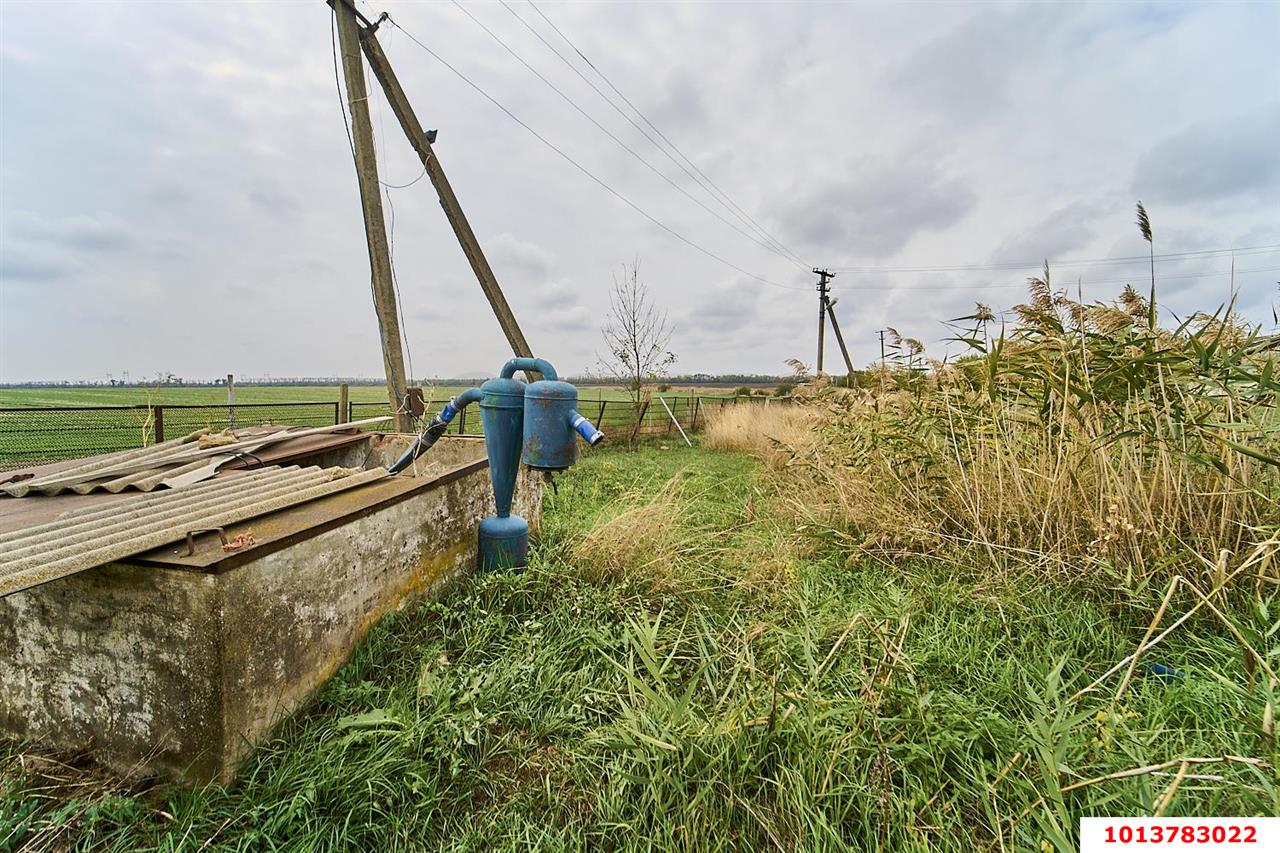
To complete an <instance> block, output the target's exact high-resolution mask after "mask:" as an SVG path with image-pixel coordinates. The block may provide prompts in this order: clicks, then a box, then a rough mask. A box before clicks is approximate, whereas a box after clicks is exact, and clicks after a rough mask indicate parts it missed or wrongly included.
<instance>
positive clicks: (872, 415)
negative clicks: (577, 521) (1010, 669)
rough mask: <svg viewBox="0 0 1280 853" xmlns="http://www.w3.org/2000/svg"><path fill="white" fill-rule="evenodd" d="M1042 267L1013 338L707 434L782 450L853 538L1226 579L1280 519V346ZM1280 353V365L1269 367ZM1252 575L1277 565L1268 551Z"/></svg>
mask: <svg viewBox="0 0 1280 853" xmlns="http://www.w3.org/2000/svg"><path fill="white" fill-rule="evenodd" d="M1047 279H1048V273H1047V271H1046V273H1045V278H1044V280H1040V279H1037V280H1036V281H1035V282H1033V287H1032V300H1031V302H1030V304H1028V305H1026V306H1019V312H1020V316H1021V317H1022V322H1021V324H1020V325H1019V326H1018V327H1017V328H1016V329H1015V330H1014V331H1013V332H1012V333H1011V334H1010V336H1009V338H1008V339H1006V338H1005V337H1003V336H1002V337H1000V338H998V339H996V340H991V339H989V338H988V337H987V336H986V335H985V333H984V332H983V325H982V323H983V320H982V317H981V316H977V315H975V318H969V319H975V320H976V321H977V325H976V326H975V328H974V329H973V330H970V331H967V332H964V333H962V335H963V336H962V337H961V338H959V340H965V341H968V342H969V343H971V344H972V345H973V347H974V349H975V350H977V351H979V352H980V355H979V356H978V357H975V358H971V359H967V360H965V361H964V362H961V363H960V364H935V365H934V366H933V369H932V370H930V371H929V372H927V373H925V372H923V371H922V370H920V369H919V366H918V365H917V364H903V365H901V366H899V368H898V369H897V370H890V371H886V372H885V373H884V375H883V376H882V377H881V379H882V381H881V382H880V383H879V387H877V388H875V389H874V390H863V391H846V390H841V389H835V388H832V387H830V386H829V384H827V383H824V382H821V381H820V382H819V383H817V384H811V385H810V386H802V387H801V388H799V389H797V393H798V395H799V396H801V397H802V398H805V400H806V402H805V403H802V404H799V405H796V406H794V407H786V408H783V407H776V408H772V409H770V410H765V411H763V412H762V411H761V410H759V409H755V410H752V411H735V410H733V409H730V410H727V411H726V412H725V413H724V415H723V416H722V419H718V420H715V421H713V422H712V423H711V425H710V429H709V431H708V435H707V439H706V444H707V445H708V446H711V447H717V448H725V449H733V450H741V451H746V452H750V453H753V454H755V455H756V456H758V457H759V458H761V459H763V460H765V461H766V462H768V463H769V464H770V465H771V467H773V468H774V469H775V470H776V471H777V472H778V473H779V475H780V476H782V477H783V478H784V479H785V481H786V484H787V488H788V489H789V490H790V492H791V493H792V494H793V495H795V496H796V498H795V500H794V502H793V503H794V508H795V511H796V513H797V514H798V515H799V516H801V518H802V519H803V520H804V521H805V522H807V523H810V524H813V525H816V526H818V527H819V528H820V529H822V530H824V531H827V532H828V533H829V534H831V535H834V536H836V537H837V538H839V539H840V540H842V541H844V542H846V543H847V544H848V545H849V546H850V548H851V550H854V551H856V552H861V553H871V554H880V555H886V556H904V555H910V554H935V553H938V552H939V550H942V549H957V550H964V551H967V552H971V553H976V554H980V555H982V556H983V558H984V563H987V564H993V565H1008V564H1018V565H1023V566H1032V567H1034V568H1035V569H1037V570H1039V571H1047V572H1051V573H1069V574H1072V575H1079V574H1081V573H1082V572H1087V573H1092V574H1094V575H1096V576H1097V577H1098V578H1099V580H1100V582H1101V583H1103V584H1105V585H1107V586H1117V587H1123V588H1130V589H1132V588H1142V587H1143V586H1144V585H1145V584H1147V583H1149V582H1152V581H1156V582H1157V583H1159V585H1160V586H1164V584H1165V582H1167V581H1168V580H1169V579H1170V578H1171V577H1173V576H1174V575H1177V574H1182V575H1184V576H1187V577H1204V578H1205V579H1206V580H1207V581H1208V585H1207V587H1208V588H1211V587H1212V586H1213V585H1214V581H1215V579H1217V578H1221V577H1223V576H1225V575H1226V574H1228V573H1229V572H1230V571H1231V570H1232V569H1234V568H1235V567H1236V566H1239V565H1241V564H1242V563H1243V561H1244V560H1245V559H1246V558H1247V556H1248V555H1249V554H1251V553H1252V552H1253V550H1254V548H1255V546H1257V545H1258V543H1261V542H1265V541H1267V540H1268V537H1270V536H1271V534H1272V533H1273V531H1274V528H1275V525H1276V523H1277V521H1278V520H1280V418H1277V404H1278V395H1277V388H1280V386H1278V385H1277V383H1276V376H1277V375H1278V372H1277V371H1276V370H1275V367H1276V356H1275V355H1274V354H1273V353H1272V352H1271V351H1270V350H1269V349H1267V348H1266V346H1265V344H1266V340H1267V339H1266V338H1265V337H1260V336H1258V335H1257V334H1256V333H1255V332H1251V331H1250V330H1248V329H1246V328H1245V327H1243V326H1242V325H1240V324H1239V323H1238V322H1236V321H1235V320H1234V319H1233V318H1232V317H1231V316H1230V313H1229V312H1227V313H1226V314H1225V315H1215V316H1213V317H1207V318H1206V317H1201V318H1198V319H1197V320H1195V322H1194V323H1189V324H1188V325H1186V326H1184V327H1182V328H1180V329H1178V330H1172V331H1171V330H1165V329H1158V328H1157V329H1154V330H1153V329H1151V328H1150V327H1148V326H1144V325H1143V322H1144V321H1143V318H1144V317H1145V316H1146V315H1147V314H1148V311H1147V305H1146V303H1145V301H1144V300H1143V299H1142V297H1140V296H1137V295H1136V294H1134V293H1132V292H1131V289H1130V290H1127V291H1126V294H1124V295H1123V296H1122V297H1121V299H1120V301H1119V302H1118V303H1117V304H1116V305H1093V306H1083V305H1079V304H1077V303H1074V302H1071V301H1070V300H1068V299H1065V298H1064V297H1063V296H1062V295H1061V294H1054V293H1053V291H1052V290H1051V289H1050V288H1049V285H1048V282H1047ZM1268 364H1270V366H1268ZM1258 565H1259V566H1260V568H1259V569H1258V571H1257V572H1256V573H1255V572H1250V573H1248V575H1249V578H1243V577H1242V578H1240V580H1241V581H1242V582H1243V581H1248V582H1251V583H1272V582H1274V578H1273V575H1274V574H1275V571H1274V568H1273V567H1272V566H1271V564H1270V562H1269V561H1263V562H1262V563H1259V564H1258Z"/></svg>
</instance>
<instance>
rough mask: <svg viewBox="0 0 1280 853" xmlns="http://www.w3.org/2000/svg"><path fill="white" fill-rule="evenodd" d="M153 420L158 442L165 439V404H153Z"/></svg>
mask: <svg viewBox="0 0 1280 853" xmlns="http://www.w3.org/2000/svg"><path fill="white" fill-rule="evenodd" d="M151 420H152V423H153V424H154V427H155V432H156V444H159V443H160V442H162V441H164V406H153V407H152V409H151Z"/></svg>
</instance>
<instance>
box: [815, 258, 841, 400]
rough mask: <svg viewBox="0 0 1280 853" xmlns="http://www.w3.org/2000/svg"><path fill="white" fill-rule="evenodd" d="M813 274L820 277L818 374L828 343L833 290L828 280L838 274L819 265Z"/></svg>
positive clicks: (818, 288)
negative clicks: (829, 300)
mask: <svg viewBox="0 0 1280 853" xmlns="http://www.w3.org/2000/svg"><path fill="white" fill-rule="evenodd" d="M813 274H814V275H816V276H817V277H818V284H817V291H818V366H817V369H816V370H815V371H814V375H815V376H816V375H817V374H820V373H822V351H823V349H824V345H825V343H826V341H825V338H826V332H827V294H828V293H830V292H831V288H830V287H829V286H828V284H827V282H829V281H831V279H833V278H835V277H836V275H835V273H833V272H828V271H827V270H824V269H818V268H817V267H814V268H813Z"/></svg>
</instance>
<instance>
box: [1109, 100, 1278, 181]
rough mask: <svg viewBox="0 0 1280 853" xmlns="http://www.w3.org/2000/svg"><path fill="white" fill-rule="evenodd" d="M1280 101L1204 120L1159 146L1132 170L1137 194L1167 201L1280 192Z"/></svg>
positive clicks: (1167, 139)
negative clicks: (1240, 113)
mask: <svg viewBox="0 0 1280 853" xmlns="http://www.w3.org/2000/svg"><path fill="white" fill-rule="evenodd" d="M1277 145H1280V103H1273V104H1268V105H1267V106H1265V107H1263V108H1262V109H1259V110H1256V111H1254V112H1252V113H1247V114H1244V115H1241V116H1237V117H1235V118H1231V119H1226V120H1223V119H1205V120H1202V121H1198V122H1196V123H1194V124H1192V125H1190V126H1188V127H1187V128H1186V129H1185V130H1182V131H1181V132H1179V133H1176V134H1174V135H1172V136H1170V137H1168V138H1166V139H1165V140H1164V141H1163V142H1161V143H1159V144H1158V145H1156V146H1155V147H1154V148H1152V149H1151V151H1150V152H1148V153H1147V155H1146V156H1145V157H1143V158H1142V159H1141V160H1140V161H1139V162H1138V165H1137V169H1136V171H1135V174H1134V179H1133V188H1134V192H1135V194H1137V195H1139V196H1141V197H1142V198H1144V199H1146V200H1148V201H1156V202H1166V203H1180V204H1187V203H1198V202H1215V201H1223V200H1226V199H1231V198H1235V197H1238V196H1244V195H1251V196H1255V197H1258V198H1263V197H1267V196H1271V197H1274V196H1275V195H1276V194H1277V193H1280V156H1277V154H1276V150H1277Z"/></svg>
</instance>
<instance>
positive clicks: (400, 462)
mask: <svg viewBox="0 0 1280 853" xmlns="http://www.w3.org/2000/svg"><path fill="white" fill-rule="evenodd" d="M480 397H481V393H480V389H479V388H468V389H467V390H465V391H463V392H462V393H461V394H459V395H458V396H456V397H454V398H453V399H452V400H450V401H449V402H447V403H445V404H444V408H443V409H441V410H440V413H439V414H438V415H436V416H435V417H434V418H432V419H431V423H429V424H427V425H426V426H425V427H423V429H422V434H421V435H419V436H418V437H417V438H415V439H414V440H413V444H411V445H409V449H408V450H406V451H405V452H404V453H403V455H401V457H400V458H399V459H397V460H396V461H395V462H394V463H393V464H392V465H391V467H390V468H388V469H387V470H388V471H389V472H391V473H392V474H399V473H400V472H401V471H403V470H404V469H405V468H408V467H409V465H411V464H412V463H413V460H415V459H417V458H418V457H419V456H421V455H422V454H424V453H426V452H427V451H428V450H430V449H431V448H432V446H433V445H434V444H435V443H436V442H437V441H439V440H440V436H442V435H444V434H445V432H446V431H447V430H448V429H449V423H450V422H451V421H452V420H453V419H454V418H456V417H457V416H458V412H460V411H462V410H463V409H465V408H466V407H467V406H468V405H470V404H471V403H475V402H477V401H479V399H480Z"/></svg>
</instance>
